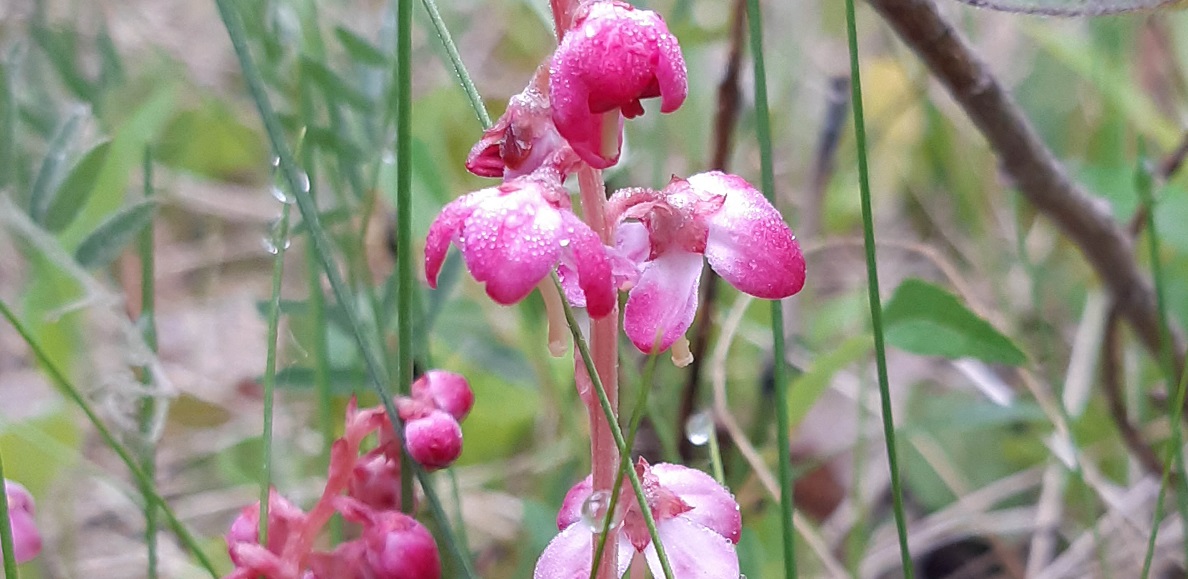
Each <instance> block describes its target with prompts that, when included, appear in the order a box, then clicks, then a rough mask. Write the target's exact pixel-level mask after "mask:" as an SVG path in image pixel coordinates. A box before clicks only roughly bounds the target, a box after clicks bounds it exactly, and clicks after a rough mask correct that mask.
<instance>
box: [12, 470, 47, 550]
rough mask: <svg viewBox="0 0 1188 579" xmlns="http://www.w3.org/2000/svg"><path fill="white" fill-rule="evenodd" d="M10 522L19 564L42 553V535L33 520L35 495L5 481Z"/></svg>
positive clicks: (22, 487)
mask: <svg viewBox="0 0 1188 579" xmlns="http://www.w3.org/2000/svg"><path fill="white" fill-rule="evenodd" d="M4 496H5V498H7V499H8V522H9V523H10V524H11V525H12V552H13V557H15V558H16V562H17V563H24V562H26V561H30V560H32V559H33V558H34V557H36V556H37V554H38V553H40V552H41V533H40V532H38V530H37V521H36V520H34V519H33V495H32V494H30V493H29V491H28V490H27V489H26V488H25V487H24V486H21V484H20V483H16V482H12V481H10V480H7V479H5V481H4Z"/></svg>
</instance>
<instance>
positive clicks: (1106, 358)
mask: <svg viewBox="0 0 1188 579" xmlns="http://www.w3.org/2000/svg"><path fill="white" fill-rule="evenodd" d="M1120 330H1121V325H1120V324H1119V323H1118V310H1117V309H1116V308H1110V313H1109V315H1108V316H1107V317H1106V325H1105V335H1104V336H1103V338H1102V342H1101V386H1102V390H1104V391H1105V397H1106V402H1107V403H1108V404H1109V406H1110V418H1112V419H1113V420H1114V425H1115V426H1117V427H1118V432H1119V433H1120V434H1121V435H1122V441H1123V442H1124V443H1126V448H1127V449H1129V450H1130V453H1131V454H1132V455H1134V458H1135V459H1137V460H1138V461H1139V464H1141V465H1143V469H1144V470H1146V471H1147V472H1148V473H1150V474H1153V475H1155V476H1159V475H1160V474H1162V473H1163V461H1162V460H1160V459H1159V456H1158V455H1157V454H1156V453H1155V449H1153V448H1151V445H1149V444H1147V441H1146V440H1144V439H1143V435H1142V433H1140V432H1139V430H1138V428H1137V427H1135V425H1134V423H1132V422H1131V421H1130V416H1129V414H1128V413H1127V410H1126V398H1125V396H1124V395H1123V392H1122V379H1121V374H1122V371H1121V366H1122V364H1121V362H1122V361H1121V360H1120V358H1121V355H1120V352H1119V345H1120V344H1119V335H1118V334H1119V333H1120Z"/></svg>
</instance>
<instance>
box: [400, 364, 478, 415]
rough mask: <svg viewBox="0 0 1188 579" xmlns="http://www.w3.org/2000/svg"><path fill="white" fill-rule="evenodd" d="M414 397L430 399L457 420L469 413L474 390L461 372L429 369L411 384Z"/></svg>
mask: <svg viewBox="0 0 1188 579" xmlns="http://www.w3.org/2000/svg"><path fill="white" fill-rule="evenodd" d="M412 395H413V397H414V398H418V399H422V400H431V401H432V402H433V405H434V406H436V407H437V408H439V409H441V410H445V411H446V412H449V413H450V415H451V416H453V417H454V418H455V419H457V420H458V421H459V422H461V421H462V419H464V418H466V415H467V414H470V408H471V407H472V406H474V391H472V390H471V389H470V384H469V383H468V382H467V381H466V378H464V377H462V375H461V374H455V373H453V372H446V371H445V370H430V371H428V372H426V373H425V375H424V376H421V377H420V378H418V379H417V381H416V382H413V384H412Z"/></svg>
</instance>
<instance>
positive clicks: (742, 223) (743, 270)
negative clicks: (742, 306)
mask: <svg viewBox="0 0 1188 579" xmlns="http://www.w3.org/2000/svg"><path fill="white" fill-rule="evenodd" d="M688 181H689V184H690V185H692V186H693V187H695V188H697V189H700V190H701V191H703V192H705V193H709V194H711V195H725V197H726V202H725V203H724V204H723V205H722V208H721V209H720V210H719V211H717V212H716V213H714V214H713V215H712V216H710V217H709V220H708V221H709V240H708V241H707V242H706V248H705V257H706V259H708V260H709V264H710V267H712V268H713V269H714V271H716V272H718V275H721V276H722V278H723V279H725V280H726V281H727V282H729V283H730V285H732V286H734V287H735V288H737V289H738V290H739V291H741V292H743V293H747V294H750V295H753V296H755V297H757V298H764V299H781V298H786V297H788V296H790V295H793V294H795V293H797V292H799V291H800V289H801V288H802V287H804V276H805V264H804V255H803V254H801V252H800V245H799V244H798V243H797V242H796V236H794V235H792V230H790V229H788V225H787V224H786V223H784V219H783V217H782V216H780V212H779V211H777V210H776V208H775V207H772V206H771V203H769V202H768V201H767V199H766V198H764V197H763V195H762V194H761V193H759V191H757V190H756V189H755V188H754V187H752V186H751V185H750V184H749V183H747V182H746V181H745V180H744V179H743V178H741V177H738V176H735V175H728V174H726V173H722V172H719V171H712V172H709V173H701V174H698V175H694V176H692V177H689V179H688Z"/></svg>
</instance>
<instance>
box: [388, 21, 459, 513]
mask: <svg viewBox="0 0 1188 579" xmlns="http://www.w3.org/2000/svg"><path fill="white" fill-rule="evenodd" d="M395 1H396V71H395V72H396V78H395V83H396V103H395V104H396V340H397V346H396V357H397V358H396V362H397V366H396V367H397V376H398V378H399V379H398V381H397V384H398V386H399V389H400V393H401V394H403V395H405V396H408V395H409V394H411V392H412V381H413V345H412V332H413V323H412V322H413V319H412V317H413V295H412V294H413V258H412V155H413V152H412V0H395ZM400 462H401V465H402V466H403V467H404V468H403V469H401V471H400V497H401V503H400V504H401V506H402V508H403V509H404V511H405V512H406V513H411V512H412V508H413V484H412V477H411V476H409V473H410V472H411V471H410V470H409V469H410V467H411V466H412V460H411V459H410V458H409V456H408V453H402V454H401V458H400ZM442 523H443V524H448V523H447V522H446V521H442Z"/></svg>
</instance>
